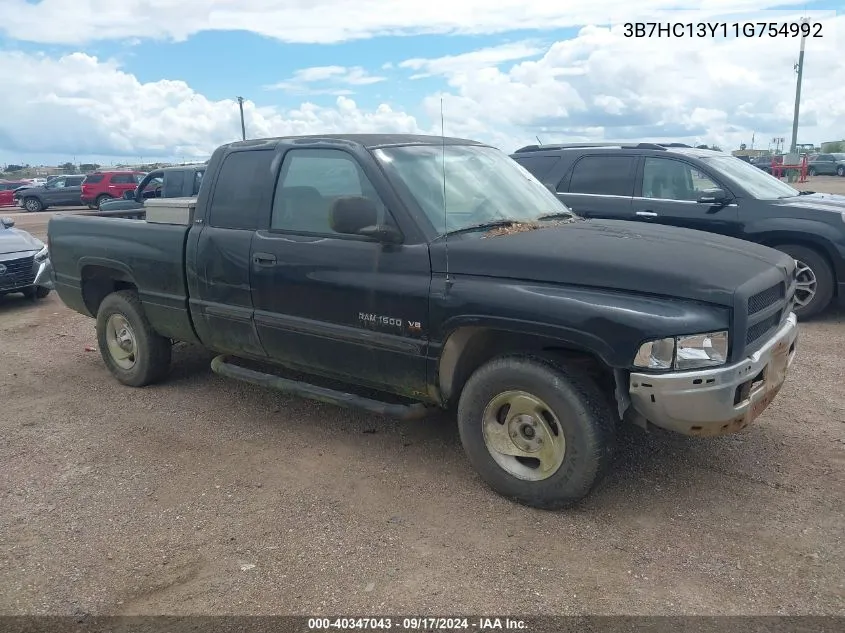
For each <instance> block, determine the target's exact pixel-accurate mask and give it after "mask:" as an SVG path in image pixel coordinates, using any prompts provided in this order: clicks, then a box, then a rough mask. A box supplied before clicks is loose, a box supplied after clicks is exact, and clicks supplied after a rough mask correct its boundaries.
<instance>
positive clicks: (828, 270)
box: [511, 143, 845, 317]
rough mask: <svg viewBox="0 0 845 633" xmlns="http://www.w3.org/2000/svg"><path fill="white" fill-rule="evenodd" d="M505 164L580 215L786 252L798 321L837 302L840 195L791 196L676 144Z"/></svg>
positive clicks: (841, 283) (774, 182)
mask: <svg viewBox="0 0 845 633" xmlns="http://www.w3.org/2000/svg"><path fill="white" fill-rule="evenodd" d="M511 158H513V159H514V160H515V161H516V162H517V163H519V164H520V165H522V166H523V167H525V168H526V169H527V170H528V171H529V172H531V173H532V174H533V175H534V176H535V177H536V178H538V179H539V180H540V181H541V182H542V183H543V184H544V185H545V186H546V187H548V188H549V189H550V190H552V191H553V192H555V193H556V194H557V196H558V198H559V199H560V200H561V201H563V202H564V203H565V204H566V205H567V206H568V207H570V208H571V209H572V210H573V211H574V212H575V213H577V214H579V215H581V216H584V217H588V218H612V219H619V220H638V221H642V222H648V223H651V224H671V225H675V226H681V227H686V228H691V229H699V230H702V231H709V232H712V233H721V234H723V235H728V236H732V237H738V238H740V239H745V240H749V241H752V242H757V243H759V244H763V245H766V246H771V247H773V248H776V249H778V250H780V251H783V252H784V253H787V254H789V255H791V256H792V257H794V258H795V260H796V261H797V262H798V286H797V290H796V294H795V302H796V308H795V312H796V314H797V315H798V316H799V317H809V316H811V315H814V314H817V313H818V312H821V311H822V310H824V309H825V307H827V305H828V304H829V303H830V302H831V300H832V299H833V298H834V297H838V298H839V299H840V300H842V299H843V298H845V196H840V195H832V194H822V193H814V192H811V191H798V190H797V189H794V188H793V187H791V186H790V185H788V184H786V183H785V182H782V181H780V180H778V179H777V178H775V177H773V176H771V175H769V174H766V173H765V172H763V171H762V170H760V169H757V168H756V167H753V166H752V165H750V164H749V163H746V162H744V161H741V160H739V159H738V158H736V157H734V156H730V155H729V154H725V153H722V152H716V151H712V150H702V149H694V148H692V147H689V146H687V145H681V144H677V143H673V144H668V145H661V144H656V143H631V144H618V143H617V144H567V145H529V146H527V147H523V148H521V149H519V150H517V151H516V153H514V154H513V155H512V156H511ZM659 248H660V244H659V243H655V249H659Z"/></svg>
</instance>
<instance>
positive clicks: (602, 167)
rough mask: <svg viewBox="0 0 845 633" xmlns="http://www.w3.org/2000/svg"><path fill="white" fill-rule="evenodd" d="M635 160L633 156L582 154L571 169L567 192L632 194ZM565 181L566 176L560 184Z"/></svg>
mask: <svg viewBox="0 0 845 633" xmlns="http://www.w3.org/2000/svg"><path fill="white" fill-rule="evenodd" d="M636 161H637V159H636V157H635V156H584V157H583V158H581V159H580V160H578V162H577V163H575V167H574V168H573V170H572V176H571V178H570V180H569V193H588V194H595V195H604V196H633V195H634V166H635V165H636ZM565 183H566V178H564V180H563V182H561V183H560V184H561V185H565ZM561 190H563V189H562V187H561V188H560V189H558V191H561Z"/></svg>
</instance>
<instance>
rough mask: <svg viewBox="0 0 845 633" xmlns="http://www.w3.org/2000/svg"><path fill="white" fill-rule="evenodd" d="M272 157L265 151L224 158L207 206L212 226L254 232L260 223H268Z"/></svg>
mask: <svg viewBox="0 0 845 633" xmlns="http://www.w3.org/2000/svg"><path fill="white" fill-rule="evenodd" d="M273 155H274V152H273V151H268V150H246V151H240V152H232V153H231V154H229V155H228V156H226V157H225V158H224V159H223V164H222V165H221V166H220V173H219V174H218V176H217V181H216V182H215V183H214V193H213V195H212V198H211V204H210V207H209V224H211V226H214V227H217V228H221V229H251V230H256V229H257V228H258V227H259V222H261V223H262V224H266V223H267V222H268V220H269V206H268V205H269V195H268V190H272V185H273V182H274V180H275V178H274V177H273V174H272V173H271V170H270V164H271V162H272V160H273Z"/></svg>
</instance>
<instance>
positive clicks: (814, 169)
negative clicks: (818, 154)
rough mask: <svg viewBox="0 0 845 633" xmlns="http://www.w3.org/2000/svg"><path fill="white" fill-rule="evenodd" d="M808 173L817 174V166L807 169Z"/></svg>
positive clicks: (809, 174) (810, 174)
mask: <svg viewBox="0 0 845 633" xmlns="http://www.w3.org/2000/svg"><path fill="white" fill-rule="evenodd" d="M807 175H808V176H815V175H816V168H815V167H810V168H809V169H808V170H807Z"/></svg>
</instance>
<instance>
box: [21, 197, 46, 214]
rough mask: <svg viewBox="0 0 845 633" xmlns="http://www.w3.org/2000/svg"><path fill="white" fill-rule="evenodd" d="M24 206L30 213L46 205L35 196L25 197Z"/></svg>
mask: <svg viewBox="0 0 845 633" xmlns="http://www.w3.org/2000/svg"><path fill="white" fill-rule="evenodd" d="M23 208H24V209H26V210H27V211H28V212H29V213H37V212H38V211H41V210H43V209H44V205H43V204H42V203H41V200H39V199H38V198H35V197H29V198H24V201H23Z"/></svg>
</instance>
